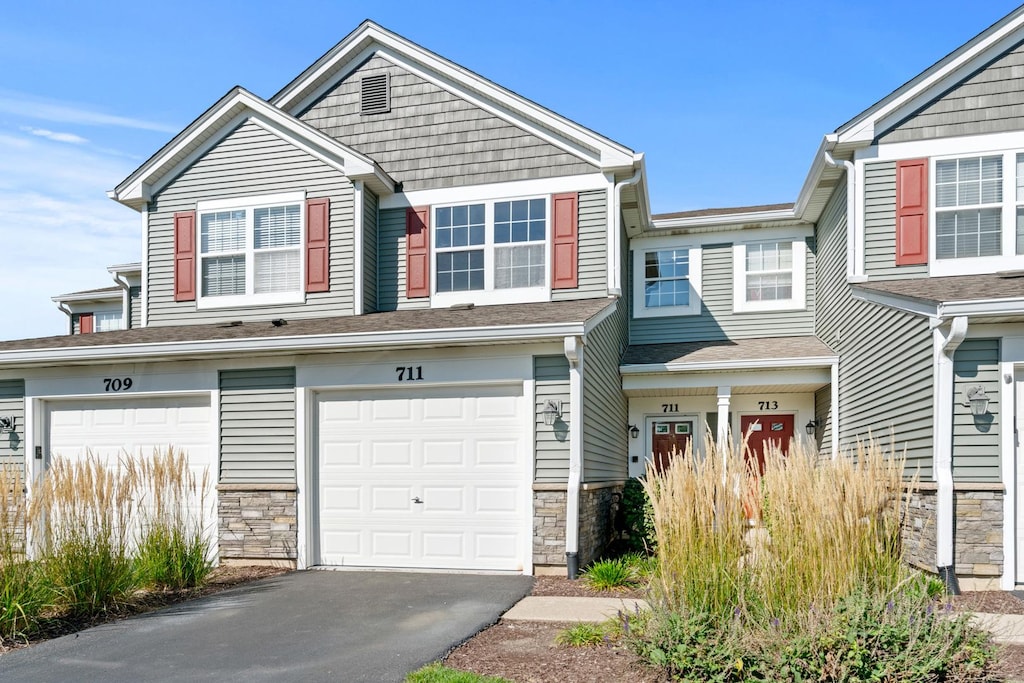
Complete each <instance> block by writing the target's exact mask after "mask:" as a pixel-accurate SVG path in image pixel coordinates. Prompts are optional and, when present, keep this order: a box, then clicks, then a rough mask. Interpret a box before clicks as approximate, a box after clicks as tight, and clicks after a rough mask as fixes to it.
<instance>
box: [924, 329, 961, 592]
mask: <svg viewBox="0 0 1024 683" xmlns="http://www.w3.org/2000/svg"><path fill="white" fill-rule="evenodd" d="M965 336H967V317H966V316H957V317H955V318H953V321H952V322H951V323H950V327H949V334H948V335H945V336H944V335H943V334H942V330H940V329H939V328H938V327H935V328H934V329H933V330H932V341H933V348H934V351H933V353H934V362H935V368H934V376H935V407H934V422H935V431H934V432H933V433H934V435H935V445H934V452H935V461H934V466H935V481H936V485H937V493H936V500H935V517H936V538H935V541H936V543H935V566H936V569H937V570H938V572H939V577H940V578H941V579H942V580H943V582H945V584H946V588H947V590H949V591H950V593H952V594H953V595H957V594H959V593H960V587H959V585H958V584H957V580H956V573H955V571H954V567H955V565H954V562H953V504H954V501H953V381H954V377H953V355H954V354H955V353H956V350H957V348H958V347H959V346H960V343H961V342H963V340H964V337H965Z"/></svg>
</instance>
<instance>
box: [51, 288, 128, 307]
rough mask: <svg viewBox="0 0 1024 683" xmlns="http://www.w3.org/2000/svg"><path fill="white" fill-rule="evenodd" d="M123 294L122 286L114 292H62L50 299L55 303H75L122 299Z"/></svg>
mask: <svg viewBox="0 0 1024 683" xmlns="http://www.w3.org/2000/svg"><path fill="white" fill-rule="evenodd" d="M122 296H123V290H121V289H120V288H119V289H118V290H117V291H116V292H114V291H110V292H92V293H80V294H61V295H59V296H51V297H50V301H52V302H53V303H55V304H61V303H74V302H76V301H100V302H109V301H120V300H121V298H122Z"/></svg>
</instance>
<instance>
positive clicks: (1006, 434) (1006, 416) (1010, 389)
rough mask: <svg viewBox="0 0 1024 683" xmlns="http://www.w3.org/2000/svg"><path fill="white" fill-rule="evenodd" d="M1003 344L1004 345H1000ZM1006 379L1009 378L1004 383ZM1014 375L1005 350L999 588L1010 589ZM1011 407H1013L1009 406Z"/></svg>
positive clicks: (1013, 569) (1001, 382)
mask: <svg viewBox="0 0 1024 683" xmlns="http://www.w3.org/2000/svg"><path fill="white" fill-rule="evenodd" d="M1000 346H1001V347H1005V344H1001V345H1000ZM1006 378H1009V379H1010V381H1009V382H1007V381H1006ZM1016 390H1017V377H1016V372H1015V369H1014V364H1013V362H1012V361H1009V362H1008V361H1007V360H1006V356H1005V350H1004V351H1003V358H1001V359H1000V363H999V406H1000V412H1001V415H1000V419H999V451H1000V457H999V472H1000V475H1001V476H1000V479H1001V480H1002V483H1003V491H1004V493H1003V575H1002V576H1001V577H1000V578H999V588H1000V589H1001V590H1004V591H1011V590H1013V588H1014V586H1015V585H1016V582H1017V566H1016V564H1017V563H1016V558H1017V517H1016V514H1017V513H1016V511H1017V477H1019V476H1022V473H1020V472H1018V468H1017V447H1016V438H1015V436H1016V428H1017V413H1018V411H1020V410H1021V406H1019V405H1017V401H1016V396H1015V394H1016ZM1011 406H1012V407H1013V408H1011Z"/></svg>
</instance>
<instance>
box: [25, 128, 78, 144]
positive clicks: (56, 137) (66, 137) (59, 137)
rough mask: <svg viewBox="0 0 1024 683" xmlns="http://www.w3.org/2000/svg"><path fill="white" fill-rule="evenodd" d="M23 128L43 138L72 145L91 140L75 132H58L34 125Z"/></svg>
mask: <svg viewBox="0 0 1024 683" xmlns="http://www.w3.org/2000/svg"><path fill="white" fill-rule="evenodd" d="M21 129H22V130H23V131H25V132H26V133H30V134H32V135H36V136H38V137H41V138H48V139H50V140H53V141H54V142H68V143H70V144H72V145H82V144H85V143H86V142H89V141H88V140H86V139H85V138H83V137H82V136H81V135H75V134H74V133H58V132H56V131H52V130H47V129H45V128H33V127H32V126H22V127H21Z"/></svg>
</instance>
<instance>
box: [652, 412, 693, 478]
mask: <svg viewBox="0 0 1024 683" xmlns="http://www.w3.org/2000/svg"><path fill="white" fill-rule="evenodd" d="M692 438H693V422H692V421H691V420H658V421H656V422H653V423H651V452H652V455H653V456H654V470H655V471H656V472H661V471H663V470H664V469H665V468H667V467H668V466H669V463H671V462H672V458H673V456H676V455H680V456H682V455H684V454H685V453H686V447H687V446H688V445H689V444H690V439H692Z"/></svg>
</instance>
